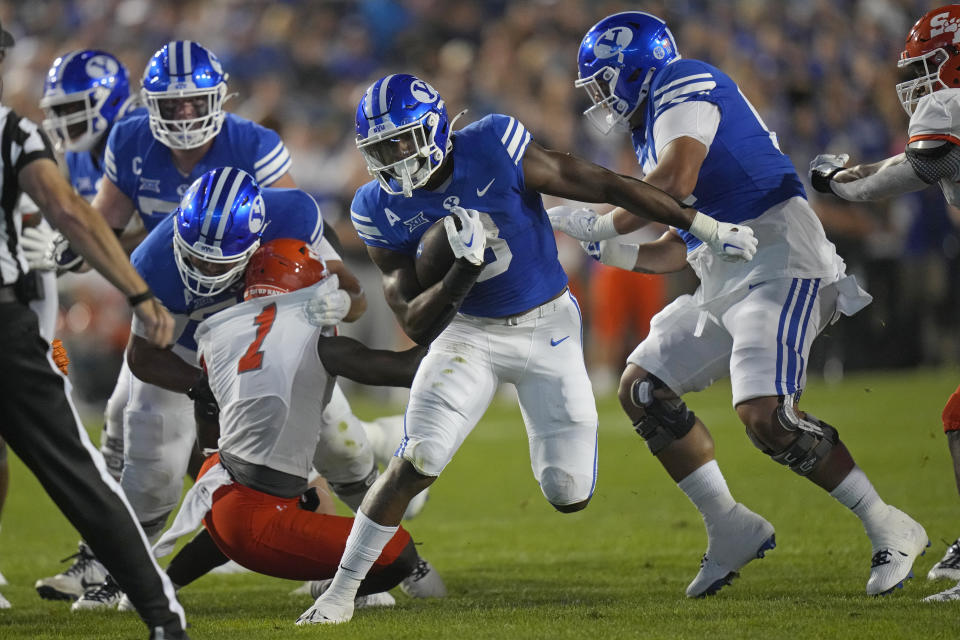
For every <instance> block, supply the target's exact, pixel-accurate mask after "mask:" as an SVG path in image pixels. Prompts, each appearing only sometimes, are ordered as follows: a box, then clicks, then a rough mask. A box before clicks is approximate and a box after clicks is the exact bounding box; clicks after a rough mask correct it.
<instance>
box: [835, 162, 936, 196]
mask: <svg viewBox="0 0 960 640" xmlns="http://www.w3.org/2000/svg"><path fill="white" fill-rule="evenodd" d="M928 186H930V185H928V184H927V183H926V182H924V181H923V179H922V178H921V177H920V176H918V175H917V172H916V171H914V170H913V167H912V166H910V163H909V162H907V161H906V158H903V159H902V160H901V161H900V162H897V163H894V164H890V165H887V166H885V167H883V168H881V169H880V170H879V171H877V172H876V173H874V174H873V175H870V176H867V177H866V178H860V179H859V180H854V181H853V182H843V183H841V182H837V181H836V180H832V181H831V182H830V188H831V189H832V190H833V192H834V193H835V194H837V195H838V196H840V197H841V198H843V199H844V200H853V201H856V202H866V201H868V200H883V199H885V198H892V197H893V196H898V195H901V194H904V193H910V192H911V191H920V190H921V189H926V188H927V187H928Z"/></svg>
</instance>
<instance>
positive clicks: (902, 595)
mask: <svg viewBox="0 0 960 640" xmlns="http://www.w3.org/2000/svg"><path fill="white" fill-rule="evenodd" d="M958 379H960V372H958V371H957V370H939V371H927V372H920V373H887V374H882V375H876V374H874V375H869V376H855V377H848V378H847V379H846V380H845V381H844V382H843V383H842V384H840V385H837V386H831V387H825V386H824V385H823V384H821V383H817V382H813V383H812V384H811V385H810V387H809V389H808V391H807V393H806V397H805V399H804V407H805V408H807V409H809V410H810V411H812V412H813V413H815V414H817V415H818V416H821V417H823V418H824V419H826V420H828V421H829V422H831V423H832V424H834V425H835V426H837V427H838V428H839V430H840V433H841V436H842V437H843V439H844V440H845V441H846V442H847V444H848V446H849V447H850V449H851V451H852V452H853V454H854V456H855V457H856V458H857V460H858V462H859V464H860V466H861V467H863V469H864V470H866V472H867V473H868V475H870V477H871V478H872V480H873V482H874V484H875V486H876V487H877V489H878V491H879V492H880V495H881V496H882V497H883V498H884V499H885V500H887V501H888V502H891V503H893V504H895V505H897V506H899V507H901V508H903V509H904V510H905V511H907V512H908V513H910V514H911V515H913V516H914V517H915V518H917V519H918V520H919V521H920V522H922V523H923V524H924V526H925V527H926V529H927V532H928V534H929V535H930V538H931V541H932V542H933V546H932V547H931V548H930V550H929V551H928V553H927V555H926V556H924V557H922V558H920V560H919V561H918V562H917V564H916V566H915V571H916V572H917V576H918V577H917V578H916V579H914V580H911V581H908V582H907V586H906V588H905V589H904V590H902V591H897V592H896V593H894V594H892V595H891V596H888V597H886V598H879V599H877V598H871V597H868V596H867V595H866V594H865V592H864V586H865V584H866V579H867V575H868V572H869V564H870V545H869V542H868V541H867V538H866V536H865V535H864V533H863V530H862V528H861V525H860V523H859V521H858V520H857V519H856V518H855V517H854V516H853V515H852V514H851V513H849V512H848V511H847V510H846V509H844V508H843V507H841V506H840V505H839V504H838V503H836V502H835V501H834V500H833V499H832V498H830V497H829V496H828V495H827V494H825V493H824V492H822V491H821V490H819V489H817V488H816V487H814V486H813V485H812V484H810V483H808V482H806V481H804V480H802V479H801V478H799V477H797V476H795V475H794V474H793V473H791V472H789V471H787V470H786V469H785V468H783V467H780V466H779V465H777V464H774V463H773V462H771V461H770V460H769V459H767V458H766V457H765V456H763V455H762V454H760V452H758V451H756V450H755V449H754V448H753V447H752V446H751V445H750V443H749V441H748V440H747V438H746V436H745V435H744V432H743V428H742V426H740V425H739V423H738V422H737V420H736V416H735V414H734V413H733V411H732V409H731V408H730V405H729V387H728V386H727V385H725V384H719V385H717V387H716V388H714V389H711V390H710V391H708V392H705V393H701V394H694V395H691V396H690V397H689V398H688V402H689V404H690V405H691V407H692V408H693V409H694V410H695V411H696V412H697V413H698V415H700V416H701V417H702V418H703V420H704V422H705V423H706V424H707V425H708V426H709V427H711V429H712V431H713V434H714V437H715V439H716V441H717V456H718V460H719V462H720V464H721V468H722V469H724V471H725V473H726V476H727V480H728V482H729V484H730V487H731V490H732V491H733V494H734V496H735V497H736V498H737V499H739V500H740V501H741V502H744V503H745V504H747V505H748V506H749V507H751V508H752V509H754V510H755V511H758V512H759V513H761V514H763V515H764V516H765V517H766V518H767V519H768V520H770V521H771V522H772V523H773V524H774V526H776V528H777V543H778V546H777V548H776V549H775V550H773V551H772V552H770V553H769V554H768V555H767V557H766V559H764V560H759V561H755V562H754V563H751V564H750V565H748V566H747V567H746V568H745V569H744V570H743V571H742V575H741V577H740V579H739V580H737V581H735V582H734V584H733V586H731V587H727V588H725V589H724V590H723V591H721V592H720V594H719V595H717V596H716V597H713V598H709V599H705V600H693V601H692V600H688V599H686V598H685V597H684V595H683V592H684V588H685V587H686V584H687V583H688V582H689V581H690V579H691V578H692V577H693V576H694V574H695V573H696V571H697V568H698V562H699V560H700V555H701V554H702V553H703V550H704V548H705V546H706V536H705V534H704V531H703V527H702V523H701V520H700V517H699V514H698V513H697V512H696V510H695V509H694V508H693V506H692V505H691V504H690V503H689V502H688V501H687V499H686V498H685V497H684V495H683V494H682V493H681V492H680V490H679V489H677V488H676V486H675V485H674V484H673V483H672V482H671V481H670V480H669V478H668V477H667V475H666V474H665V473H664V472H663V471H662V469H661V468H660V466H659V465H658V464H657V463H656V461H655V460H654V459H653V458H652V457H651V456H650V454H649V453H648V452H647V450H646V447H645V446H644V444H643V443H642V441H641V440H640V438H639V437H638V436H637V435H635V434H634V432H633V430H632V429H631V428H630V425H629V424H627V421H626V419H625V418H623V417H622V415H621V413H620V409H619V406H618V405H617V404H616V400H615V399H614V398H612V397H609V398H602V399H601V400H600V402H599V405H600V475H599V481H598V485H597V492H596V495H595V497H594V499H593V502H592V503H591V505H590V507H589V508H588V509H586V510H585V511H583V512H580V513H577V514H572V515H562V514H559V513H556V512H554V511H553V509H552V508H551V507H550V505H549V504H547V503H546V501H545V500H544V499H543V497H542V496H541V494H540V491H539V488H538V487H537V485H536V483H535V482H534V480H533V477H532V475H531V473H530V466H529V460H528V457H527V448H526V443H525V434H524V431H523V426H522V422H521V419H520V413H519V410H518V409H517V408H516V406H514V405H513V404H512V403H511V402H507V401H498V402H497V403H496V404H495V405H494V406H493V407H491V409H490V411H489V412H488V413H487V415H486V417H485V418H484V419H483V421H482V422H481V423H480V425H479V426H478V427H477V429H476V430H475V431H474V433H473V434H472V436H471V437H470V438H469V439H468V440H467V442H466V443H465V444H464V446H463V448H462V449H461V451H460V452H459V454H458V455H457V457H456V458H455V459H454V461H453V463H451V465H450V466H449V467H448V468H447V470H446V472H445V473H444V475H443V477H442V478H440V480H439V481H438V482H437V483H436V484H435V485H434V488H433V490H432V492H431V495H430V500H429V502H428V504H427V508H426V509H425V510H424V512H423V513H422V514H421V515H420V516H419V517H418V518H417V519H416V520H413V521H412V522H410V523H409V529H410V531H411V532H412V533H413V535H414V537H415V539H417V540H418V541H419V542H420V543H421V547H420V549H421V552H422V554H423V555H424V556H425V557H427V558H428V559H430V561H431V562H432V563H433V564H434V565H435V566H436V567H437V568H438V569H439V571H440V572H441V573H442V574H443V576H444V578H445V580H446V582H447V586H448V588H449V590H450V595H449V597H448V598H446V599H444V600H436V601H414V600H410V599H409V598H407V597H406V596H404V595H403V594H401V593H399V591H397V593H396V595H397V606H396V607H395V608H393V609H377V610H361V611H359V612H357V614H356V616H355V617H354V620H353V622H351V623H350V624H349V625H345V626H338V627H311V628H303V629H301V628H298V627H295V626H294V624H293V623H294V620H296V618H297V616H298V615H299V614H300V613H301V612H302V611H303V610H304V609H306V608H307V607H308V606H309V605H310V604H311V600H310V598H309V597H308V596H290V595H289V592H290V590H291V589H293V588H294V587H296V586H297V584H295V583H292V582H289V581H285V580H278V579H273V578H267V577H263V576H256V575H251V574H247V575H237V576H208V577H205V578H203V579H201V580H199V581H198V582H196V583H194V584H193V585H190V586H189V587H187V588H186V589H184V590H183V591H182V593H181V596H180V597H181V601H182V603H183V605H184V607H185V608H186V610H187V615H188V618H189V621H190V623H191V629H190V634H191V637H193V638H195V639H197V638H199V639H204V638H253V639H256V638H290V637H295V638H306V637H327V638H363V639H365V640H369V639H372V638H417V639H426V638H511V639H513V638H577V639H580V638H704V637H706V638H711V637H715V638H748V637H749V638H791V639H795V638H845V639H846V638H925V639H932V638H956V637H958V635H960V623H958V619H960V602H954V603H940V604H936V603H934V604H929V603H923V602H921V601H920V600H921V598H922V597H923V596H926V595H928V594H930V593H933V592H935V591H939V590H941V589H943V588H946V587H947V586H950V585H949V583H942V582H940V583H931V582H928V581H927V580H926V579H925V577H926V572H927V570H928V569H929V568H930V566H931V565H932V564H933V563H934V562H936V560H937V559H939V558H940V556H941V555H942V554H943V551H944V549H945V547H946V543H948V542H949V541H952V540H953V539H954V538H955V537H956V536H957V535H958V534H960V500H958V498H957V495H956V490H955V488H954V483H953V478H952V473H951V467H950V461H949V455H948V453H947V449H946V443H945V439H944V435H943V432H942V428H941V426H940V417H939V416H940V411H941V408H942V406H943V403H944V401H945V400H946V398H947V396H948V395H949V394H950V393H951V392H952V391H953V389H954V388H955V386H956V382H957V380H958ZM357 405H358V406H357V412H358V413H359V414H360V415H361V416H362V417H366V418H372V417H374V416H375V415H376V412H377V411H382V409H376V408H375V407H373V406H372V405H369V404H366V405H365V404H363V403H357ZM12 465H13V466H12V478H11V485H12V486H11V491H10V496H9V499H8V502H7V506H6V510H5V512H4V514H3V531H2V534H0V570H2V571H3V573H4V574H5V575H6V577H7V578H8V580H9V581H10V586H7V587H4V588H3V589H2V592H3V593H4V595H6V596H7V598H8V599H9V600H10V601H11V602H12V603H13V608H12V609H9V610H0V638H3V639H12V638H143V637H145V635H146V631H145V628H144V627H143V626H142V625H141V624H140V623H139V620H138V619H137V618H136V616H134V615H133V614H125V613H118V612H115V611H113V612H96V613H72V612H71V611H70V610H69V607H68V605H67V604H66V603H64V602H47V601H44V600H41V599H40V598H39V597H38V596H37V595H36V593H35V591H34V590H33V583H34V581H35V580H36V579H37V578H39V577H42V576H45V575H49V574H52V573H56V572H57V571H59V570H60V569H61V568H63V567H64V566H65V565H61V564H60V563H59V560H60V558H62V557H64V556H66V555H68V554H70V553H72V552H73V551H75V549H76V542H77V536H76V534H75V533H74V532H73V531H72V529H71V527H70V526H69V524H68V523H67V522H66V520H65V519H64V518H63V517H62V516H61V515H60V513H59V512H58V511H57V510H56V508H55V507H54V506H53V504H52V503H51V502H50V500H49V499H48V498H47V497H46V495H45V494H44V493H43V492H42V490H41V489H40V487H39V485H38V484H37V483H36V482H35V480H34V479H33V477H32V476H30V475H29V473H27V472H26V471H25V469H24V468H23V466H22V465H21V464H20V462H19V461H18V460H16V459H15V458H14V459H13V460H12Z"/></svg>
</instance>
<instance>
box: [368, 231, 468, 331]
mask: <svg viewBox="0 0 960 640" xmlns="http://www.w3.org/2000/svg"><path fill="white" fill-rule="evenodd" d="M367 252H368V253H369V254H370V258H371V259H372V260H373V262H374V264H376V265H377V267H378V268H379V269H380V271H381V273H383V293H384V296H385V297H386V299H387V304H388V305H390V308H391V309H392V310H393V313H394V315H395V316H396V317H397V322H399V323H400V328H402V329H403V332H404V333H406V334H407V335H408V336H409V337H410V339H411V340H413V341H414V342H416V343H417V344H422V345H427V344H430V343H431V342H432V341H433V339H434V338H436V337H437V336H438V335H440V332H441V331H443V329H444V328H445V327H446V326H447V325H448V324H449V323H450V320H452V319H453V316H454V315H456V313H457V309H459V308H460V303H462V302H463V299H464V298H465V297H466V296H467V293H469V292H470V288H471V287H472V286H473V283H474V282H476V280H477V277H479V275H480V271H481V270H482V269H483V267H482V266H474V265H472V264H471V263H470V262H468V261H467V260H466V259H463V258H460V259H457V260H454V261H453V266H452V267H450V271H449V272H448V273H447V275H446V276H444V277H443V278H442V279H441V280H440V281H439V282H437V283H435V284H434V285H432V286H430V287H428V288H427V289H425V290H422V289H421V288H420V283H419V282H418V281H417V272H416V269H415V267H414V263H413V258H411V257H410V256H407V255H404V254H402V253H399V252H397V251H391V250H389V249H383V248H380V247H371V246H368V247H367Z"/></svg>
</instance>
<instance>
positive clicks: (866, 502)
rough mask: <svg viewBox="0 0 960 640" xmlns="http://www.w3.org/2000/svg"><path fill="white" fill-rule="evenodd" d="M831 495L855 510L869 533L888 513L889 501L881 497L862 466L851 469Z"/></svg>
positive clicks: (851, 509)
mask: <svg viewBox="0 0 960 640" xmlns="http://www.w3.org/2000/svg"><path fill="white" fill-rule="evenodd" d="M830 495H831V496H833V497H834V498H836V499H837V501H838V502H839V503H840V504H842V505H843V506H845V507H847V508H848V509H850V511H853V513H854V514H855V515H856V516H857V517H858V518H860V520H861V521H862V522H863V527H864V528H865V529H866V530H867V532H868V533H869V532H870V530H871V528H872V527H874V526H875V525H876V524H877V523H879V522H880V521H882V520H883V518H884V516H886V514H887V503H886V502H884V501H883V500H881V499H880V496H879V495H877V490H876V489H874V488H873V484H872V483H871V482H870V479H869V478H867V474H865V473H864V472H863V470H862V469H861V468H860V467H857V466H855V467H854V468H853V469H851V470H850V473H849V474H847V477H846V478H844V479H843V480H842V481H841V482H840V484H838V485H837V488H836V489H834V490H833V491H831V492H830Z"/></svg>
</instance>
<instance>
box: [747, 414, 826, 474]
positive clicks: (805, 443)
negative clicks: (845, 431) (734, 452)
mask: <svg viewBox="0 0 960 640" xmlns="http://www.w3.org/2000/svg"><path fill="white" fill-rule="evenodd" d="M775 415H776V418H777V422H778V423H779V424H780V426H781V427H783V428H784V429H785V430H787V431H789V432H791V433H796V434H797V437H796V439H795V440H794V441H793V442H792V443H791V444H790V445H789V446H788V447H787V448H786V449H784V450H783V451H781V452H779V453H775V452H773V451H771V450H770V449H766V448H764V447H763V446H760V448H761V449H763V452H764V453H766V454H767V455H768V456H770V457H771V458H773V460H774V461H775V462H779V463H780V464H782V465H784V466H787V467H790V469H791V470H792V471H794V472H795V473H798V474H800V475H801V476H808V475H810V474H811V473H812V472H813V470H814V469H816V468H817V467H818V466H820V463H821V462H823V460H824V458H826V457H827V456H828V455H829V454H830V451H831V450H832V449H833V447H834V446H835V445H836V444H837V443H838V442H840V434H838V433H837V430H836V429H834V428H833V427H832V426H830V425H829V424H827V423H826V422H823V421H822V420H818V419H817V418H815V417H813V416H812V415H810V414H809V413H808V414H806V417H803V418H801V417H800V416H799V415H797V412H796V410H795V409H794V407H793V397H792V396H785V397H783V398H781V399H780V404H779V405H778V406H777V411H776V413H775ZM751 440H753V438H752V437H751ZM754 444H757V441H756V440H754Z"/></svg>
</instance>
